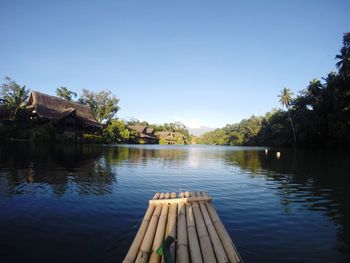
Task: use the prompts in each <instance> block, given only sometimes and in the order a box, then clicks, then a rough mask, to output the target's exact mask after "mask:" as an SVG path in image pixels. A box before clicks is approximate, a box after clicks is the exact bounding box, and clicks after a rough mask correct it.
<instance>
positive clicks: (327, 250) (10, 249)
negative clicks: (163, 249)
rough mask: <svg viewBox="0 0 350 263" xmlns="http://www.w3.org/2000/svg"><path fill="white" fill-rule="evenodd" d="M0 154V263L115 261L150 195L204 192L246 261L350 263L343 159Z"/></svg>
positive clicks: (17, 148)
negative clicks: (348, 262) (160, 192)
mask: <svg viewBox="0 0 350 263" xmlns="http://www.w3.org/2000/svg"><path fill="white" fill-rule="evenodd" d="M281 153H282V155H281V158H280V159H277V158H276V157H275V150H274V149H271V150H270V151H269V152H268V154H267V155H266V154H265V151H264V149H263V148H258V147H255V148H253V147H215V146H159V145H151V146H135V145H134V146H127V145H124V146H103V145H64V144H62V145H60V144H56V145H33V144H25V143H17V144H5V145H4V144H3V145H1V146H0V261H1V262H65V263H69V262H121V260H122V259H123V257H124V256H125V254H126V252H127V250H128V247H129V246H130V244H131V242H132V240H133V237H134V235H135V233H136V231H137V229H138V226H139V223H140V220H141V219H142V217H143V215H144V212H145V209H146V207H147V201H148V200H149V199H150V198H152V196H153V195H154V193H155V192H157V191H158V192H159V191H162V192H166V191H176V192H179V191H186V190H192V191H196V190H199V191H207V192H208V193H209V194H210V195H211V196H213V198H214V201H213V203H214V206H215V208H216V209H217V210H218V213H219V215H220V217H221V219H222V221H223V222H224V224H225V226H226V228H227V230H228V232H229V233H230V235H231V237H232V239H233V240H234V242H235V243H236V245H237V247H238V249H239V252H240V253H241V255H242V257H243V258H244V260H245V261H246V262H266V261H269V262H301V261H303V262H319V261H325V262H328V261H332V262H345V261H349V260H350V205H349V204H350V202H349V200H350V154H349V152H347V151H345V150H300V149H298V150H287V149H286V150H283V149H282V150H281Z"/></svg>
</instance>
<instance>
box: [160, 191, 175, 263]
mask: <svg viewBox="0 0 350 263" xmlns="http://www.w3.org/2000/svg"><path fill="white" fill-rule="evenodd" d="M170 198H171V199H174V198H176V193H175V192H172V193H171V194H170ZM176 212H177V204H170V206H169V212H168V224H167V227H166V232H165V236H164V239H166V238H167V237H168V236H171V237H173V238H174V239H175V240H176ZM169 251H170V256H171V258H172V259H173V262H176V261H175V242H173V243H172V244H171V245H170V247H169ZM162 263H164V257H162Z"/></svg>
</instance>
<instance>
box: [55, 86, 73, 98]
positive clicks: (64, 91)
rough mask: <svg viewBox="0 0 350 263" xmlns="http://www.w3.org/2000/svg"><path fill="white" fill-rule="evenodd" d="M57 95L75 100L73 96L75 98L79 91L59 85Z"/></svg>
mask: <svg viewBox="0 0 350 263" xmlns="http://www.w3.org/2000/svg"><path fill="white" fill-rule="evenodd" d="M56 95H57V97H60V98H62V99H65V100H73V98H72V97H74V98H75V97H76V96H77V93H75V92H74V91H71V90H69V89H67V87H59V88H57V89H56Z"/></svg>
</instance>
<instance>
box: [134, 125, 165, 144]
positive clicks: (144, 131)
mask: <svg viewBox="0 0 350 263" xmlns="http://www.w3.org/2000/svg"><path fill="white" fill-rule="evenodd" d="M128 128H129V129H130V130H133V131H135V132H136V133H137V136H138V137H139V143H146V144H153V143H157V141H158V140H157V138H156V137H155V135H154V129H153V128H150V127H147V126H143V125H129V126H128Z"/></svg>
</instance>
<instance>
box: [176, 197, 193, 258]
mask: <svg viewBox="0 0 350 263" xmlns="http://www.w3.org/2000/svg"><path fill="white" fill-rule="evenodd" d="M183 196H184V193H183V192H181V193H180V197H183ZM176 262H177V263H189V262H190V259H189V255H188V240H187V229H186V209H185V204H184V203H179V204H178V213H177V244H176Z"/></svg>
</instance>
